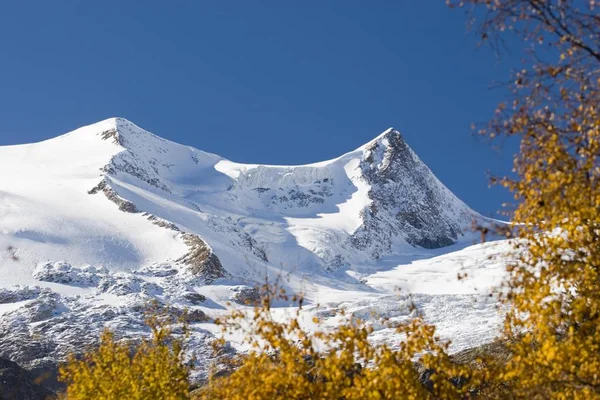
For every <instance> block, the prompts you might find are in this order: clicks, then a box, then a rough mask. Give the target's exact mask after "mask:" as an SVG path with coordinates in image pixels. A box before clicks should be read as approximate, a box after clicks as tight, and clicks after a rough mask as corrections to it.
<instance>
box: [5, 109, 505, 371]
mask: <svg viewBox="0 0 600 400" xmlns="http://www.w3.org/2000/svg"><path fill="white" fill-rule="evenodd" d="M474 220H475V221H477V222H478V223H484V222H485V219H484V218H483V217H482V216H481V215H479V214H478V213H476V212H475V211H473V210H471V209H470V208H469V207H468V206H467V205H465V204H464V203H463V202H462V201H460V200H459V199H458V198H457V197H456V196H454V195H453V194H452V193H451V192H450V191H449V190H448V189H447V188H446V187H445V186H444V185H443V184H442V183H441V182H440V181H439V180H438V179H437V178H436V177H435V176H434V175H433V173H432V172H431V171H430V170H429V168H428V167H427V166H426V165H425V164H424V163H423V162H422V161H421V160H420V159H419V158H418V156H417V155H416V154H415V153H414V152H413V151H412V150H411V149H410V147H409V146H408V145H407V143H406V142H405V141H404V139H403V138H402V136H401V134H400V133H399V132H398V131H396V130H394V129H388V130H386V131H385V132H383V133H382V134H381V135H379V136H377V137H376V138H375V139H373V140H372V141H370V142H369V143H367V144H365V145H363V146H361V147H359V148H358V149H356V150H354V151H351V152H349V153H346V154H344V155H342V156H340V157H338V158H336V159H333V160H329V161H324V162H320V163H315V164H309V165H300V166H271V165H258V164H256V165H250V164H239V163H235V162H232V161H229V160H226V159H224V158H222V157H220V156H217V155H214V154H210V153H206V152H203V151H201V150H197V149H194V148H192V147H188V146H184V145H180V144H176V143H173V142H170V141H168V140H165V139H162V138H160V137H158V136H155V135H154V134H152V133H150V132H147V131H145V130H144V129H142V128H139V127H138V126H136V125H134V124H133V123H131V122H129V121H127V120H125V119H122V118H112V119H108V120H105V121H102V122H99V123H96V124H93V125H90V126H86V127H83V128H80V129H77V130H75V131H73V132H70V133H67V134H65V135H62V136H59V137H57V138H54V139H50V140H47V141H44V142H40V143H34V144H25V145H16V146H5V147H0V251H2V250H3V251H2V252H1V253H0V313H2V312H3V314H1V315H0V356H5V357H7V358H12V359H14V360H15V361H17V362H20V363H22V364H23V365H25V366H27V367H29V368H36V367H43V366H44V365H46V364H47V363H52V362H55V361H56V360H57V359H60V358H62V357H64V355H65V354H66V353H67V352H68V351H73V350H79V349H80V348H81V346H83V345H84V344H86V343H90V342H91V341H92V340H93V337H94V336H95V333H94V332H97V331H99V330H100V329H102V328H103V327H105V326H106V327H111V328H113V329H115V330H117V331H118V332H120V333H121V334H122V335H123V336H133V335H135V334H136V332H139V331H140V330H143V327H142V317H141V309H142V305H143V303H144V302H145V301H146V300H147V299H149V298H154V299H158V300H159V301H161V302H162V303H164V304H167V305H169V306H170V307H174V308H176V309H183V307H192V309H194V310H197V313H196V314H195V315H196V319H195V320H194V321H193V323H194V324H196V325H194V326H195V332H196V335H195V336H194V335H192V340H194V341H197V343H202V342H203V340H205V339H206V338H208V337H210V336H211V335H212V333H211V332H214V327H213V326H212V325H211V324H210V322H209V320H210V318H211V317H212V316H214V315H216V314H218V313H220V312H223V311H222V309H224V308H226V307H227V306H226V303H227V302H228V301H229V300H230V299H232V300H234V301H236V300H239V299H242V298H245V297H248V296H249V297H252V296H254V295H255V293H254V292H253V291H254V289H253V287H254V286H255V285H257V284H258V283H259V282H264V280H265V277H269V278H275V277H282V276H285V279H283V282H284V283H283V285H284V286H285V287H286V289H288V290H289V291H293V292H303V293H304V294H305V295H306V297H307V299H308V300H309V301H311V302H312V303H313V304H314V305H315V309H314V310H313V311H314V312H315V313H317V312H322V311H323V309H322V308H319V307H321V306H319V307H317V306H316V304H317V303H319V302H322V301H324V300H325V301H326V302H328V303H331V302H332V301H333V302H334V303H335V304H336V305H335V306H334V307H340V304H341V303H343V302H348V301H350V300H349V299H352V298H354V299H355V300H357V301H359V300H360V301H367V302H369V301H374V299H379V300H377V301H380V300H381V299H382V298H389V299H388V300H384V301H383V303H381V304H386V306H385V307H387V308H386V312H387V311H389V309H388V308H389V307H392V308H393V307H394V306H393V305H392V303H395V302H394V301H392V300H391V297H390V296H391V292H392V290H391V287H392V286H394V285H396V284H397V285H399V286H406V283H408V282H412V281H414V279H413V278H411V279H408V278H406V277H404V278H402V279H400V280H399V279H398V278H397V276H396V275H394V276H396V278H390V279H389V280H388V282H387V283H385V284H382V283H381V282H382V281H381V278H380V276H381V274H382V273H384V272H385V271H389V270H390V269H392V268H396V269H395V270H398V271H399V269H398V268H399V267H397V266H398V265H401V264H410V263H411V262H412V261H414V260H417V259H432V257H435V256H442V255H443V254H445V253H451V254H454V253H452V251H457V250H459V253H461V254H462V252H464V251H466V250H462V251H460V249H462V248H464V247H465V246H466V245H469V244H471V243H473V241H474V237H475V236H473V234H472V233H470V232H469V229H468V228H470V226H471V224H472V223H473V221H474ZM447 246H450V247H447ZM490 246H491V245H486V246H483V247H482V246H479V247H477V249H479V250H477V251H475V253H473V254H476V256H474V257H472V258H471V259H469V260H468V261H467V264H469V265H470V268H475V269H479V268H480V266H479V265H475V264H473V263H472V262H473V260H474V259H478V257H480V256H481V254H483V253H485V254H488V253H494V254H495V253H498V252H500V251H501V249H504V248H505V246H504V245H499V247H498V248H496V247H493V246H492V247H490ZM470 251H471V250H470ZM442 257H450V256H442ZM457 257H458V258H459V259H464V258H465V257H464V255H461V256H457ZM480 261H481V260H480ZM482 265H484V266H485V265H488V266H489V265H493V266H494V268H496V269H494V270H493V271H496V272H493V273H491V276H492V277H493V278H494V279H492V280H491V281H494V282H495V281H496V280H497V279H496V278H498V276H500V275H501V274H500V273H498V271H497V269H498V268H497V264H493V263H492V264H490V263H487V264H486V263H485V262H483V263H482ZM452 268H456V266H453V267H451V268H450V269H452ZM481 268H484V267H481ZM436 271H437V270H436ZM453 271H454V270H453ZM430 272H431V274H435V273H442V274H445V272H443V271H441V270H440V271H437V272H434V271H433V270H431V269H430ZM454 272H456V271H454ZM392 275H393V274H392ZM444 276H445V275H444ZM424 277H425V276H424ZM373 279H375V280H376V281H377V282H378V283H377V284H372V282H373ZM474 279H477V278H474ZM424 280H427V279H424ZM482 282H486V283H485V284H484V286H486V285H487V286H486V287H489V282H490V280H489V279H488V280H486V279H483V281H482ZM413 283H414V282H413ZM14 285H20V286H14ZM409 286H410V285H409ZM1 288H4V289H1ZM382 288H384V289H382ZM471 289H473V288H471ZM471 289H469V290H467V291H466V292H467V293H466V294H464V293H463V294H464V295H466V296H474V294H473V293H474V292H473V290H471ZM461 290H462V289H461ZM461 290H458V292H457V293H462V292H461ZM451 292H452V291H451ZM420 293H428V291H427V290H421V291H420ZM332 294H335V296H334V297H331V296H332ZM437 294H439V293H437ZM442 294H444V295H448V294H449V293H442ZM450 294H452V293H450ZM454 294H456V293H454ZM463 294H461V295H463ZM382 296H383V297H382ZM385 296H388V297H385ZM438 300H439V299H438ZM386 301H387V302H388V303H389V304H388V303H386ZM461 301H462V300H461ZM465 301H470V300H465ZM353 304H354V306H353V307H356V306H357V304H359V303H353ZM365 304H366V303H365ZM486 304H487V303H486ZM397 306H398V307H401V305H398V304H397ZM407 310H408V308H407ZM486 310H487V308H486ZM486 312H487V311H486ZM408 314H410V313H409V312H408V311H407V314H406V315H408ZM402 315H404V314H402ZM440 318H442V317H440ZM442 319H443V318H442ZM490 329H491V328H490ZM490 332H491V330H490ZM480 336H481V335H480ZM483 336H485V335H483ZM488 336H489V335H488ZM486 337H487V336H486ZM36 338H37V339H36ZM488 339H489V337H488ZM474 340H475V339H474ZM196 347H197V348H199V347H202V346H201V345H198V346H196ZM196 350H197V349H196Z"/></svg>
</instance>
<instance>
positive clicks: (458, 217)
mask: <svg viewBox="0 0 600 400" xmlns="http://www.w3.org/2000/svg"><path fill="white" fill-rule="evenodd" d="M366 150H367V153H365V157H364V158H363V160H362V162H361V165H360V168H361V169H362V170H363V176H364V179H365V180H366V183H367V184H368V185H369V186H370V190H369V198H370V199H371V200H372V203H371V207H369V208H366V209H365V210H364V211H363V213H362V219H363V224H362V226H361V227H360V228H359V229H358V230H357V231H356V232H355V233H354V235H353V236H352V238H351V242H352V244H353V246H354V247H356V248H358V249H360V250H368V251H370V252H371V255H372V257H373V258H379V257H380V256H381V255H384V254H387V253H390V252H391V247H392V243H393V242H394V238H395V237H401V238H402V239H404V240H405V241H406V242H408V243H409V244H411V245H413V246H421V247H424V248H438V247H443V246H448V245H451V244H453V243H455V242H456V241H457V239H458V237H459V235H461V234H462V227H463V226H466V225H468V224H469V223H470V221H471V220H472V219H473V218H474V217H475V214H473V213H472V212H471V211H470V209H469V208H468V207H467V206H466V205H464V204H462V203H461V202H460V201H458V200H456V199H455V198H454V197H453V196H452V194H451V193H450V192H449V191H448V190H447V189H446V188H445V187H444V186H443V185H441V184H440V182H439V181H438V180H437V178H436V177H435V176H434V175H433V173H432V172H431V171H430V170H429V168H427V166H426V165H425V164H424V163H423V162H422V161H421V160H420V159H419V158H418V157H417V155H416V154H415V153H414V152H413V151H412V150H411V149H410V147H408V145H407V144H406V142H405V141H404V140H403V139H402V136H401V135H400V133H399V132H397V131H395V130H389V131H387V132H386V133H385V134H384V135H382V136H381V137H379V138H378V139H377V140H374V141H373V142H372V143H370V144H369V145H368V146H367V147H366Z"/></svg>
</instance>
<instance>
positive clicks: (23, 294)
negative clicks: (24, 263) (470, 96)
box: [0, 285, 41, 304]
mask: <svg viewBox="0 0 600 400" xmlns="http://www.w3.org/2000/svg"><path fill="white" fill-rule="evenodd" d="M40 291H41V288H40V287H38V286H18V285H17V286H13V287H9V288H0V304H6V303H16V302H19V301H25V300H30V299H33V298H35V297H37V296H38V295H39V294H40Z"/></svg>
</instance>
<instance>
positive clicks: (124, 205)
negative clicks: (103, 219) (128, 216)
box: [88, 179, 140, 213]
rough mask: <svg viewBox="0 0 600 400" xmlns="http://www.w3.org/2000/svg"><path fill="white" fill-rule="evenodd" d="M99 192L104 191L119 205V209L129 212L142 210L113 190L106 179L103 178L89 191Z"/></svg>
mask: <svg viewBox="0 0 600 400" xmlns="http://www.w3.org/2000/svg"><path fill="white" fill-rule="evenodd" d="M98 192H102V193H104V195H105V196H106V198H107V199H109V200H110V201H112V202H113V203H115V204H116V205H117V206H119V210H121V211H123V212H128V213H138V212H140V210H138V208H137V207H136V206H135V204H133V203H132V202H130V201H128V200H125V199H124V198H122V197H121V196H119V195H118V194H117V192H115V191H114V190H112V188H111V187H110V186H109V185H108V183H107V182H106V179H102V181H101V182H100V183H99V184H97V185H96V186H94V187H93V188H92V189H91V190H90V191H88V193H89V194H96V193H98Z"/></svg>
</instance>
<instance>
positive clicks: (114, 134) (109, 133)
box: [100, 128, 123, 146]
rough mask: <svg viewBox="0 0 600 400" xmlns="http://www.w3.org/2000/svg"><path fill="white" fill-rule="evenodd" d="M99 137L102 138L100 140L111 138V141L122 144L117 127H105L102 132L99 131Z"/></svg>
mask: <svg viewBox="0 0 600 400" xmlns="http://www.w3.org/2000/svg"><path fill="white" fill-rule="evenodd" d="M100 137H101V138H102V140H111V139H112V141H113V143H114V144H116V145H119V146H122V145H123V142H122V141H121V136H120V135H119V132H118V131H117V128H113V129H107V130H105V131H103V132H100Z"/></svg>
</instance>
